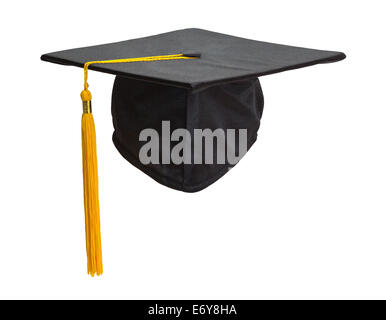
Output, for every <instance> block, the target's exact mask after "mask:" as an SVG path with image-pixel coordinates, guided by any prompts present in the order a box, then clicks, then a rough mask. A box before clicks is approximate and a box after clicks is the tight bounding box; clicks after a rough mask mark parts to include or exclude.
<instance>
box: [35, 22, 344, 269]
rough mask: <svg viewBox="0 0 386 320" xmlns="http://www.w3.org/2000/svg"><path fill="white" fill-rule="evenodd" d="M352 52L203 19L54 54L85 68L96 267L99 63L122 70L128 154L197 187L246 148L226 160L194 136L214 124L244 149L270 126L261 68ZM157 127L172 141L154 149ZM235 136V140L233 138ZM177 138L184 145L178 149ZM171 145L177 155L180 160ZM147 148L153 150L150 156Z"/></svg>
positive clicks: (120, 114) (88, 197)
mask: <svg viewBox="0 0 386 320" xmlns="http://www.w3.org/2000/svg"><path fill="white" fill-rule="evenodd" d="M344 58H345V55H344V54H343V53H341V52H334V51H322V50H313V49H306V48H299V47H293V46H286V45H279V44H274V43H267V42H260V41H254V40H248V39H243V38H239V37H234V36H229V35H225V34H220V33H215V32H210V31H206V30H201V29H184V30H178V31H173V32H168V33H163V34H159V35H155V36H150V37H145V38H139V39H134V40H128V41H123V42H117V43H110V44H104V45H98V46H91V47H85V48H78V49H71V50H65V51H59V52H53V53H49V54H44V55H43V56H42V57H41V59H42V60H44V61H48V62H53V63H57V64H63V65H71V66H77V67H81V68H84V88H83V91H82V93H81V98H82V102H83V115H82V151H83V152H82V154H83V181H84V183H83V184H84V207H85V218H86V219H85V220H86V247H87V258H88V259H87V261H88V272H89V273H90V274H91V275H94V274H97V275H100V274H102V272H103V267H102V250H101V236H100V222H99V201H98V173H97V159H96V142H95V127H94V120H93V117H92V113H91V93H90V91H89V87H88V83H87V79H88V70H89V69H90V70H95V71H100V72H105V73H110V74H114V75H116V78H115V83H114V88H113V93H112V117H113V124H114V130H115V131H114V134H113V142H114V144H115V146H116V148H117V149H118V151H119V152H120V153H121V155H122V156H123V157H124V158H125V159H126V160H128V161H129V162H130V163H131V164H133V165H134V166H135V167H137V168H138V169H140V170H141V171H143V172H144V173H146V174H147V175H149V176H150V177H152V178H153V179H154V180H156V181H158V182H159V183H161V184H163V185H165V186H168V187H170V188H173V189H177V190H181V191H186V192H195V191H199V190H202V189H204V188H206V187H207V186H209V185H210V184H212V183H213V182H215V181H216V180H218V179H219V178H220V177H222V176H223V175H224V174H225V173H226V172H228V170H229V169H230V168H231V167H232V166H233V165H234V164H235V163H236V162H237V160H238V158H237V157H233V159H236V161H230V160H229V159H228V158H227V159H226V160H225V161H224V157H223V156H221V155H219V153H218V152H217V153H216V152H214V153H215V155H213V157H212V161H210V159H209V160H208V159H207V155H206V154H205V151H207V150H212V151H213V146H212V147H211V146H210V145H207V144H206V142H207V140H209V139H207V140H205V144H204V145H203V143H202V141H201V142H200V143H198V142H197V141H196V140H194V141H192V136H193V137H196V135H195V134H196V133H197V132H199V133H201V138H203V139H205V138H208V136H210V134H212V136H211V138H212V142H213V143H214V147H220V149H222V150H223V151H224V152H225V150H226V153H227V154H228V150H230V149H238V155H239V156H240V154H241V153H242V152H241V151H240V148H241V147H242V146H241V142H240V141H241V140H240V137H241V136H242V137H243V138H244V140H243V141H245V143H244V144H245V147H246V149H248V148H250V147H251V145H252V144H253V143H254V142H255V140H256V137H257V131H258V129H259V126H260V118H261V116H262V112H263V106H264V98H263V93H262V90H261V87H260V83H259V80H258V77H260V76H264V75H269V74H273V73H278V72H282V71H286V70H291V69H297V68H302V67H307V66H311V65H315V64H319V63H328V62H336V61H339V60H343V59H344ZM219 129H220V131H219ZM146 130H148V131H146ZM149 130H150V131H149ZM181 130H182V131H181ZM221 130H222V131H221ZM227 130H228V131H229V130H230V131H231V132H234V130H240V131H239V140H237V139H236V137H235V136H232V135H228V132H226V133H225V131H227ZM232 130H233V131H232ZM176 132H177V134H175V133H176ZM153 133H158V134H159V135H160V136H161V138H160V140H161V141H159V140H157V142H159V143H160V144H161V142H162V145H161V147H160V148H158V149H157V148H156V149H155V150H156V151H154V150H150V149H149V148H148V147H149V146H147V149H145V151H144V149H143V148H144V146H145V144H146V143H149V138H151V137H152V134H153ZM189 134H190V135H189ZM188 136H189V137H188ZM231 140H232V141H233V144H232V143H228V142H229V141H231ZM220 141H221V143H220ZM191 146H193V147H196V150H195V152H194V155H193V154H192V152H191V151H190V150H189V148H188V147H191ZM224 146H225V147H224ZM173 148H175V149H176V150H174V151H175V152H173V150H172V151H170V150H171V149H173ZM188 151H189V152H188ZM217 151H218V150H217ZM220 151H221V150H220ZM170 152H171V153H172V156H174V159H177V160H176V161H171V160H170V158H171V154H170ZM212 153H213V152H212ZM235 153H236V151H235ZM149 154H150V155H149ZM141 155H142V157H145V158H146V159H147V160H146V161H143V159H141ZM172 158H173V157H172ZM203 158H204V159H205V160H208V161H203ZM181 159H182V161H180V160H181Z"/></svg>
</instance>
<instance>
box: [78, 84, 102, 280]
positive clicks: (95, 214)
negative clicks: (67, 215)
mask: <svg viewBox="0 0 386 320" xmlns="http://www.w3.org/2000/svg"><path fill="white" fill-rule="evenodd" d="M81 98H82V101H83V115H82V156H83V193H84V213H85V223H86V249H87V270H88V273H89V274H91V276H94V275H95V274H97V275H98V276H99V275H101V274H102V273H103V264H102V245H101V230H100V212H99V195H98V166H97V153H96V136H95V124H94V118H93V115H92V112H91V93H90V91H88V90H87V89H85V90H83V91H82V93H81Z"/></svg>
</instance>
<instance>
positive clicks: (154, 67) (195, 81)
mask: <svg viewBox="0 0 386 320" xmlns="http://www.w3.org/2000/svg"><path fill="white" fill-rule="evenodd" d="M177 53H185V54H187V55H192V54H193V55H195V56H199V57H200V58H199V59H194V60H193V59H192V60H174V61H173V60H171V61H153V62H135V63H119V64H103V65H91V66H90V69H92V70H97V71H101V72H106V73H112V74H115V75H120V76H125V77H130V78H133V79H139V80H147V81H153V82H157V83H163V84H168V85H174V86H180V87H186V88H193V89H199V88H202V87H207V86H210V85H213V84H217V83H224V82H229V81H234V80H237V79H239V80H241V79H247V78H251V77H252V76H256V77H257V76H263V75H267V74H272V73H277V72H281V71H285V70H290V69H296V68H301V67H306V66H310V65H314V64H317V63H327V62H335V61H339V60H342V59H344V58H345V55H344V54H343V53H341V52H333V51H321V50H313V49H306V48H298V47H292V46H286V45H279V44H273V43H267V42H261V41H254V40H248V39H243V38H239V37H234V36H229V35H225V34H221V33H216V32H211V31H206V30H201V29H184V30H178V31H173V32H168V33H163V34H159V35H155V36H151V37H145V38H139V39H134V40H128V41H123V42H117V43H110V44H104V45H98V46H92V47H85V48H78V49H71V50H65V51H59V52H53V53H49V54H45V55H43V56H42V57H41V58H42V60H45V61H49V62H54V63H59V64H65V65H73V66H78V67H83V64H84V63H85V62H87V61H95V60H110V59H122V58H133V57H144V56H155V55H166V54H177Z"/></svg>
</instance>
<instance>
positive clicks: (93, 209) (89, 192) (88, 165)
mask: <svg viewBox="0 0 386 320" xmlns="http://www.w3.org/2000/svg"><path fill="white" fill-rule="evenodd" d="M197 58H198V57H196V56H188V55H184V54H182V53H180V54H171V55H163V56H151V57H142V58H127V59H115V60H101V61H89V62H86V63H85V64H84V66H83V68H84V90H83V91H82V93H81V94H80V96H81V98H82V101H83V115H82V154H83V190H84V213H85V221H86V248H87V269H88V273H89V274H91V276H94V275H95V274H97V275H98V276H99V275H101V274H102V273H103V265H102V245H101V230H100V212H99V196H98V167H97V154H96V139H95V125H94V118H93V116H92V112H91V98H92V97H91V93H90V91H89V90H88V83H87V79H88V67H89V66H90V65H91V64H110V63H125V62H145V61H149V62H151V61H162V60H179V59H197Z"/></svg>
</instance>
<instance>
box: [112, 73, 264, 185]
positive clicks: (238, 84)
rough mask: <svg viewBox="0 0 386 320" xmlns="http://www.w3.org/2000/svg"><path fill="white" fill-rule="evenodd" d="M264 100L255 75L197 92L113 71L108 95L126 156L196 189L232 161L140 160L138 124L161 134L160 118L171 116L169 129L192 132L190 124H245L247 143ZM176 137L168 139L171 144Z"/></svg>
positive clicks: (163, 178) (156, 175) (153, 173)
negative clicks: (162, 161) (177, 163)
mask: <svg viewBox="0 0 386 320" xmlns="http://www.w3.org/2000/svg"><path fill="white" fill-rule="evenodd" d="M263 105H264V99H263V93H262V90H261V87H260V83H259V80H258V79H257V78H255V77H253V78H251V79H248V80H242V81H235V82H230V83H226V84H220V85H216V86H211V87H209V88H206V89H204V90H200V91H198V92H197V91H194V90H192V89H184V88H176V87H173V86H165V85H160V84H155V83H148V82H144V81H138V80H133V79H129V78H124V77H116V79H115V83H114V88H113V95H112V117H113V124H114V129H115V132H114V134H113V141H114V144H115V146H116V147H117V149H118V150H119V152H120V153H121V154H122V156H123V157H124V158H126V159H127V160H128V161H129V162H130V163H132V164H133V165H134V166H136V167H137V168H139V169H140V170H142V171H143V172H144V173H146V174H148V175H149V176H150V177H152V178H153V179H154V180H156V181H158V182H159V183H161V184H163V185H166V186H168V187H170V188H173V189H177V190H182V191H186V192H195V191H199V190H201V189H204V188H206V187H207V186H209V185H210V184H212V183H213V182H215V181H216V180H217V179H219V178H221V177H222V176H223V175H224V174H225V173H227V172H228V170H229V169H230V168H231V167H232V165H230V164H229V163H226V164H216V161H214V164H180V165H175V164H173V163H171V164H147V165H143V164H142V163H141V161H140V160H139V159H138V155H139V150H140V148H141V147H142V146H143V144H144V143H146V142H140V141H139V139H138V137H139V134H140V132H141V130H143V129H146V128H153V129H155V130H157V132H158V133H159V135H160V136H161V134H162V133H161V121H170V127H171V131H173V130H174V129H179V128H185V129H187V130H188V131H189V132H190V134H191V136H192V137H193V136H194V134H193V130H194V129H206V128H209V129H211V130H215V129H218V128H220V129H223V130H224V131H226V130H227V129H247V130H248V148H250V147H251V146H252V144H253V143H254V142H255V140H256V136H257V131H258V129H259V126H260V118H261V116H262V112H263ZM236 141H238V139H236ZM176 143H177V142H175V143H173V142H172V143H171V148H173V146H174V145H175V144H176ZM214 148H216V145H215V146H214ZM192 149H193V141H192ZM236 149H238V145H236ZM192 151H193V150H192ZM160 153H161V149H160ZM192 157H193V156H192ZM160 159H161V155H160ZM215 160H216V159H215ZM193 161H194V159H192V162H193Z"/></svg>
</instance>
